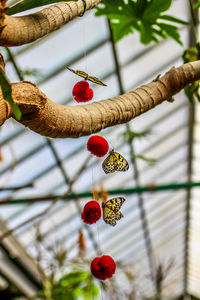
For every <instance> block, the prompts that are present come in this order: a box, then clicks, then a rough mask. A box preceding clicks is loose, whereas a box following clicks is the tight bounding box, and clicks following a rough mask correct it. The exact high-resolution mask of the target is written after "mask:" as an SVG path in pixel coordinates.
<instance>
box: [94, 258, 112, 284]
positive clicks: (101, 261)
mask: <svg viewBox="0 0 200 300" xmlns="http://www.w3.org/2000/svg"><path fill="white" fill-rule="evenodd" d="M90 270H91V272H92V274H93V275H94V276H95V277H96V278H98V279H101V280H105V279H107V278H110V277H112V275H113V274H114V273H115V270H116V264H115V261H114V260H113V259H112V257H110V256H109V255H103V256H102V257H95V258H94V259H93V261H92V262H91V265H90Z"/></svg>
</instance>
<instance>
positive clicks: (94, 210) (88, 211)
mask: <svg viewBox="0 0 200 300" xmlns="http://www.w3.org/2000/svg"><path fill="white" fill-rule="evenodd" d="M81 218H82V219H83V222H85V223H87V224H93V223H96V221H98V220H99V219H100V218H101V207H100V205H99V203H98V202H97V201H94V200H92V201H89V202H88V203H86V205H85V206H84V208H83V211H82V213H81Z"/></svg>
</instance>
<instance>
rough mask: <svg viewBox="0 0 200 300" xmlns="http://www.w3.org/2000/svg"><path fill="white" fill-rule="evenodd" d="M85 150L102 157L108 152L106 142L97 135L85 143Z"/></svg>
mask: <svg viewBox="0 0 200 300" xmlns="http://www.w3.org/2000/svg"><path fill="white" fill-rule="evenodd" d="M87 149H88V151H90V152H91V153H92V154H94V155H96V156H98V157H102V156H104V155H105V154H106V153H107V152H108V149H109V146H108V142H107V141H106V140H105V139H104V138H103V137H101V136H99V135H93V136H91V137H90V138H89V140H88V142H87Z"/></svg>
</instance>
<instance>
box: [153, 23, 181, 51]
mask: <svg viewBox="0 0 200 300" xmlns="http://www.w3.org/2000/svg"><path fill="white" fill-rule="evenodd" d="M157 24H158V25H159V27H160V28H161V29H163V30H164V31H165V32H166V33H167V34H168V35H169V36H170V37H171V38H173V39H174V40H175V41H176V42H177V43H179V44H180V45H181V46H183V43H182V42H181V40H180V34H179V33H178V28H177V27H176V26H174V25H170V24H165V23H157Z"/></svg>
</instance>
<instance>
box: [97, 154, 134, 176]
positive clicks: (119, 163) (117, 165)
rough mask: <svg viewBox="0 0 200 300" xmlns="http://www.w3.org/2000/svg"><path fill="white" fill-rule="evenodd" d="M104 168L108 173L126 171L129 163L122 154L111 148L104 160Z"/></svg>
mask: <svg viewBox="0 0 200 300" xmlns="http://www.w3.org/2000/svg"><path fill="white" fill-rule="evenodd" d="M102 168H103V170H104V172H105V173H106V174H107V173H113V172H115V171H121V172H125V171H127V170H128V168H129V164H128V162H127V161H126V159H125V158H124V157H123V156H122V155H121V154H119V153H117V152H114V150H111V151H110V153H109V155H108V157H107V158H106V159H105V160H104V161H103V164H102Z"/></svg>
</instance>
